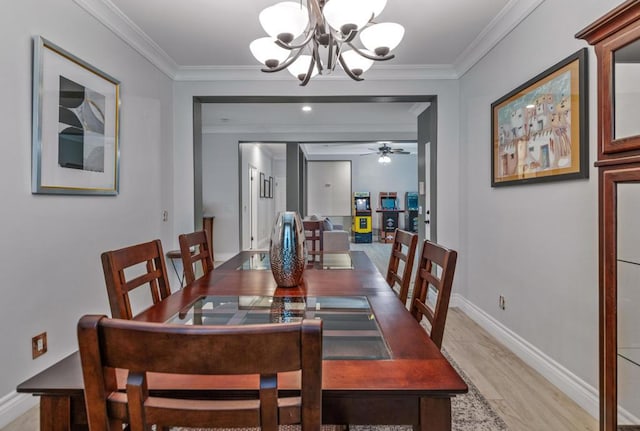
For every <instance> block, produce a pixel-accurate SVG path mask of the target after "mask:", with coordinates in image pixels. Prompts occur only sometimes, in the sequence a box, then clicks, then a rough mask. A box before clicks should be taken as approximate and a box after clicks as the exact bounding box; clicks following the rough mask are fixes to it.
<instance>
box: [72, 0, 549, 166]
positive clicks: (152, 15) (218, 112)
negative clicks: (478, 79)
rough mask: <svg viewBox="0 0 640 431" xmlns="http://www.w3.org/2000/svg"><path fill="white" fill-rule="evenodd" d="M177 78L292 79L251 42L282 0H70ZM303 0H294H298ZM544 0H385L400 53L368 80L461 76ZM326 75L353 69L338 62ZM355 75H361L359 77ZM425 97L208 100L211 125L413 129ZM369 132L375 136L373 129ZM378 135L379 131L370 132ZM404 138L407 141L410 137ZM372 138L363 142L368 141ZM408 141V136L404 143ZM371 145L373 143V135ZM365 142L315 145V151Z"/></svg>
mask: <svg viewBox="0 0 640 431" xmlns="http://www.w3.org/2000/svg"><path fill="white" fill-rule="evenodd" d="M73 1H74V2H76V3H77V4H78V5H79V6H81V7H83V8H84V9H85V10H86V11H87V12H88V13H90V14H92V15H93V16H94V17H96V19H98V21H100V22H102V23H103V24H104V25H105V26H107V27H108V28H109V29H110V30H112V31H113V32H114V33H115V34H117V35H118V36H120V37H121V38H122V39H123V40H124V41H125V42H126V43H128V44H129V45H130V46H131V47H132V48H133V49H135V50H136V51H138V52H139V53H140V54H141V55H142V56H144V57H145V58H147V59H148V60H149V61H150V62H151V63H153V64H154V65H155V66H156V67H158V69H159V70H161V71H162V72H164V73H165V74H166V75H167V76H169V77H170V78H172V79H174V80H178V81H179V80H216V79H249V80H267V79H280V80H291V81H292V86H296V84H295V81H294V78H293V77H291V76H290V75H289V73H288V72H286V71H283V72H280V73H275V74H266V73H262V72H260V65H259V64H258V63H257V61H256V60H255V59H254V58H253V56H252V55H251V53H250V51H249V43H250V42H251V41H252V40H254V39H256V38H258V37H263V36H265V33H264V31H263V30H262V28H261V26H260V23H259V21H258V15H259V13H260V12H261V11H262V10H263V9H264V8H265V7H267V6H271V5H273V4H275V3H277V2H278V1H280V0H250V1H247V0H245V1H240V0H180V1H176V0H153V1H152V2H151V1H150V0H73ZM292 1H296V0H292ZM543 1H544V0H387V5H386V7H385V9H384V10H383V12H382V13H381V14H380V15H379V17H378V19H377V21H379V22H384V21H392V22H397V23H400V24H402V25H403V26H404V27H405V36H404V39H403V41H402V42H401V44H400V46H399V47H398V48H396V49H395V50H394V54H395V56H396V57H395V58H394V59H393V60H390V61H386V62H379V63H376V64H375V65H374V66H373V67H372V68H371V70H369V71H367V72H366V73H365V79H367V80H393V81H398V80H402V79H430V78H437V79H457V78H459V77H460V76H462V75H463V74H464V73H465V72H466V71H467V70H468V69H469V68H470V67H471V66H472V65H473V64H475V62H477V61H478V60H479V59H480V58H482V57H483V56H484V55H485V54H486V53H487V52H489V50H490V49H491V48H492V47H493V46H495V44H496V43H498V42H499V41H500V40H501V39H502V38H503V37H504V36H506V35H507V34H508V33H509V31H511V29H513V28H514V27H515V26H516V25H517V24H518V23H519V22H520V21H522V20H523V19H524V18H525V17H526V16H527V15H528V14H529V13H531V12H532V11H533V10H534V9H535V8H536V7H537V6H538V5H540V4H541V3H542V2H543ZM319 79H343V80H347V81H349V80H350V79H349V78H348V77H346V75H344V73H342V71H340V72H339V73H334V74H333V75H332V76H326V77H325V76H322V77H315V78H314V79H313V80H312V81H311V83H310V84H309V86H313V83H314V81H315V80H319ZM354 85H357V83H354ZM426 106H428V105H426V104H415V103H320V104H315V105H313V111H312V112H311V113H303V112H302V111H301V110H300V108H301V106H300V105H299V104H297V103H273V104H271V103H258V104H251V103H213V104H204V105H203V121H202V124H203V132H204V133H218V132H220V133H240V132H242V133H245V132H249V133H257V134H261V133H272V134H278V133H292V132H293V133H295V132H300V133H323V132H325V131H332V132H347V131H351V132H352V133H353V132H354V131H356V132H357V131H367V132H370V133H369V134H371V133H373V134H376V133H377V132H380V134H381V135H382V134H383V133H382V132H384V133H385V134H386V135H387V136H382V139H389V135H393V134H394V133H397V134H401V133H403V132H405V136H406V132H407V131H410V132H412V133H414V134H415V132H416V116H417V115H418V114H419V113H420V112H422V111H423V110H424V109H425V108H426ZM366 139H369V137H367V138H366ZM372 142H375V141H372ZM403 144H404V143H403ZM365 145H366V144H365ZM406 145H407V144H404V145H403V148H404V147H406ZM369 146H371V145H369ZM329 150H332V151H334V154H338V153H343V154H345V153H346V152H348V151H350V154H359V153H362V152H363V151H362V149H361V148H358V147H353V146H351V147H350V146H348V145H347V146H345V147H344V148H343V149H342V150H340V149H339V148H338V146H337V145H332V146H322V145H310V146H308V152H309V154H323V153H326V151H329Z"/></svg>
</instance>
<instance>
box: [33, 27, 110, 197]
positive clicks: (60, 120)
mask: <svg viewBox="0 0 640 431" xmlns="http://www.w3.org/2000/svg"><path fill="white" fill-rule="evenodd" d="M32 102H33V106H32V115H33V120H32V142H31V145H32V148H31V151H32V167H31V192H32V193H33V194H58V195H117V194H118V192H119V174H120V147H119V133H120V130H119V129H120V81H118V80H117V79H115V78H114V77H112V76H110V75H108V74H106V73H105V72H103V71H101V70H99V69H97V68H96V67H94V66H92V65H90V64H89V63H87V62H85V61H83V60H81V59H80V58H78V57H76V56H74V55H73V54H71V53H69V52H68V51H66V50H64V49H63V48H61V47H59V46H58V45H56V44H54V43H52V42H51V41H49V40H47V39H45V38H43V37H42V36H35V37H34V38H33V100H32Z"/></svg>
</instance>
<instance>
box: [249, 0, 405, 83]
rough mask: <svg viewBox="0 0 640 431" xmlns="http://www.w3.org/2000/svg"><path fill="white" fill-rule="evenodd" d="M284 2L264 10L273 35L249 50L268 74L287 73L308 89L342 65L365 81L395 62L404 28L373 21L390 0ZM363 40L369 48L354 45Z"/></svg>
mask: <svg viewBox="0 0 640 431" xmlns="http://www.w3.org/2000/svg"><path fill="white" fill-rule="evenodd" d="M306 2H307V6H305V5H303V4H302V3H303V0H299V2H295V1H284V2H281V3H277V4H275V5H273V6H270V7H267V8H266V9H264V10H263V11H262V12H261V13H260V16H259V20H260V24H262V27H263V28H264V30H265V32H266V33H267V34H268V35H269V36H267V37H262V38H259V39H256V40H254V41H253V42H251V44H250V45H249V48H250V49H251V53H252V54H253V55H254V57H255V58H256V59H257V60H258V61H259V62H260V63H262V64H263V65H264V66H265V67H264V68H262V69H261V70H262V71H263V72H268V73H271V72H279V71H281V70H284V69H287V70H288V71H289V72H290V73H291V74H292V75H293V76H294V77H296V78H298V79H299V80H300V85H303V86H304V85H307V83H308V82H309V80H310V79H311V78H312V77H313V76H315V75H317V74H320V75H328V74H330V73H332V72H333V71H334V70H335V68H336V66H337V65H338V64H339V65H340V67H341V68H342V69H343V70H344V71H345V73H346V74H347V75H348V76H349V77H350V78H352V79H354V80H355V81H362V80H363V78H362V74H363V73H364V72H366V71H367V70H368V69H369V68H370V67H371V66H372V65H373V62H374V61H383V60H391V59H392V58H393V57H394V55H393V54H390V51H391V50H392V49H394V48H395V47H396V46H398V45H399V44H400V41H401V40H402V37H403V36H404V27H402V26H401V25H400V24H396V23H393V22H381V23H376V22H374V21H373V20H374V19H375V17H377V16H378V15H379V14H380V12H382V10H383V9H384V7H385V5H386V3H387V0H306ZM356 37H359V39H360V42H361V43H362V45H363V46H364V48H360V47H357V46H356V45H355V44H354V42H355V40H356Z"/></svg>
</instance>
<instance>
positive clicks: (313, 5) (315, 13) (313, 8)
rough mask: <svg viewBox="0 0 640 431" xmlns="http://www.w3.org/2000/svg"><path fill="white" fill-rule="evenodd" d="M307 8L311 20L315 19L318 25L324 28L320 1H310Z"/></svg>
mask: <svg viewBox="0 0 640 431" xmlns="http://www.w3.org/2000/svg"><path fill="white" fill-rule="evenodd" d="M307 7H308V8H309V18H313V19H314V21H315V23H316V25H320V26H321V27H324V15H323V14H322V8H321V7H320V3H319V2H318V0H308V1H307ZM310 21H311V20H310ZM312 27H315V26H312Z"/></svg>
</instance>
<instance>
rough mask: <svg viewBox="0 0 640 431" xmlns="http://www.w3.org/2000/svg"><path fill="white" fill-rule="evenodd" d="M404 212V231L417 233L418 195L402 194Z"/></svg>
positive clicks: (413, 193)
mask: <svg viewBox="0 0 640 431" xmlns="http://www.w3.org/2000/svg"><path fill="white" fill-rule="evenodd" d="M404 210H405V214H404V229H405V230H407V231H409V232H418V193H416V192H406V193H405V194H404Z"/></svg>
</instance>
